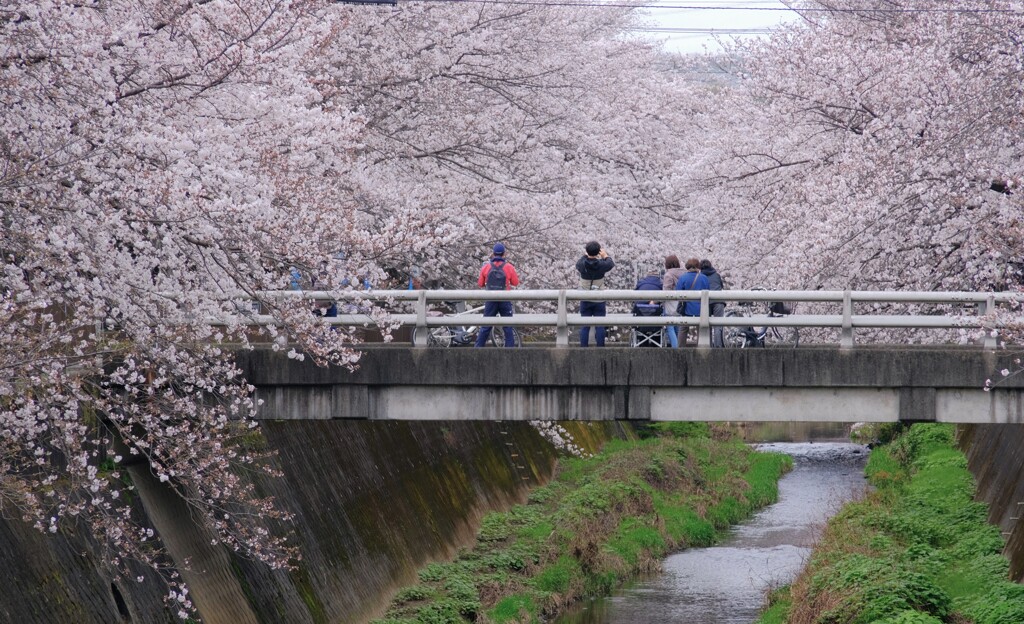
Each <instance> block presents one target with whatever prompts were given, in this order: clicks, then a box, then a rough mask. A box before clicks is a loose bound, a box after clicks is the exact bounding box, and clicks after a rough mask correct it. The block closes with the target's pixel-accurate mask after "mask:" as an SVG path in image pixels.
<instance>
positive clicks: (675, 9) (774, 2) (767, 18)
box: [645, 0, 796, 52]
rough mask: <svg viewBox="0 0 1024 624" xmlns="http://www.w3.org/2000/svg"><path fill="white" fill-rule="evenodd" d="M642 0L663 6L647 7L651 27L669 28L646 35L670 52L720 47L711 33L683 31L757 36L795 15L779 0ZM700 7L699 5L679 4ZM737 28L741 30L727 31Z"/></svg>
mask: <svg viewBox="0 0 1024 624" xmlns="http://www.w3.org/2000/svg"><path fill="white" fill-rule="evenodd" d="M645 4H651V5H654V4H657V5H662V6H664V7H665V8H657V9H649V10H648V13H649V15H650V17H651V21H652V24H651V25H652V28H651V30H658V29H665V30H667V31H671V32H648V33H647V35H648V36H650V37H653V38H655V39H657V40H659V41H664V42H665V47H666V49H668V50H670V51H674V52H703V51H704V49H705V47H706V48H707V49H708V50H709V51H711V52H714V51H717V50H720V49H721V47H720V46H719V45H718V43H716V41H715V37H714V35H712V34H710V33H708V32H685V31H687V30H690V29H695V30H699V31H707V30H714V31H717V32H718V34H719V36H721V37H725V38H729V37H757V36H764V34H763V33H764V32H766V31H767V30H769V29H771V28H773V27H776V26H778V25H779V24H782V23H784V22H786V21H790V20H793V19H796V15H795V14H794V13H793V12H792V11H788V10H772V9H785V8H786V6H785V5H784V4H783V3H782V2H780V1H779V0H650V2H647V3H645ZM681 7H703V8H681ZM730 30H741V31H744V32H743V34H739V33H730V32H728V31H730Z"/></svg>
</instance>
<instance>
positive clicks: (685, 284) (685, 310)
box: [676, 258, 710, 347]
mask: <svg viewBox="0 0 1024 624" xmlns="http://www.w3.org/2000/svg"><path fill="white" fill-rule="evenodd" d="M676 290H710V284H709V283H708V278H707V277H706V276H705V275H704V274H703V273H701V272H700V260H698V259H696V258H690V259H689V260H687V261H686V273H683V274H682V275H681V276H680V277H679V280H678V281H676ZM678 311H679V314H680V315H681V316H700V301H683V302H680V303H679V307H678ZM689 333H690V328H689V327H682V328H681V329H680V330H679V346H680V347H682V346H685V345H686V338H687V336H688V335H689Z"/></svg>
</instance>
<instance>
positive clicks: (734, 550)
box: [556, 442, 867, 624]
mask: <svg viewBox="0 0 1024 624" xmlns="http://www.w3.org/2000/svg"><path fill="white" fill-rule="evenodd" d="M758 448H760V449H763V450H769V451H777V452H780V453H787V454H789V455H792V456H793V459H794V467H793V471H792V472H790V473H789V474H787V475H785V476H784V477H783V478H782V480H781V481H780V482H779V502H778V503H776V504H775V505H772V506H770V507H767V508H765V509H763V510H762V511H760V512H759V513H758V514H757V515H756V516H754V518H752V519H751V520H750V522H748V523H746V524H744V525H742V526H739V527H736V528H734V529H733V530H732V531H731V532H730V534H729V535H728V536H727V537H726V538H725V539H724V540H723V541H722V543H721V544H720V545H718V546H712V547H710V548H693V549H690V550H685V551H683V552H680V553H677V554H674V555H671V556H670V557H668V558H667V559H666V560H665V563H664V566H663V569H664V571H663V572H662V573H661V574H658V575H656V576H653V577H651V578H648V579H641V580H639V581H637V582H635V583H634V584H633V585H631V586H629V587H626V588H624V589H622V590H621V591H619V592H618V593H617V594H615V595H614V596H612V597H610V598H604V599H597V600H593V601H590V602H587V603H584V604H582V605H580V606H579V607H578V608H576V609H575V610H574V611H573V612H571V613H568V614H566V615H565V616H563V617H562V618H559V619H558V620H556V622H558V623H560V624H645V623H662V622H680V623H686V624H734V623H735V624H749V623H750V622H753V621H754V620H755V619H757V616H758V613H759V611H760V609H761V606H762V604H763V601H764V595H765V592H766V591H767V590H768V589H770V588H771V587H775V586H778V585H784V584H786V583H789V582H790V581H792V580H793V579H794V578H795V577H796V575H797V574H798V573H799V572H800V570H801V568H803V565H804V560H805V559H806V557H807V556H808V555H809V554H810V546H811V544H812V543H813V541H814V539H815V536H816V535H817V532H818V531H819V530H820V529H821V527H823V526H824V523H825V521H826V520H827V519H828V517H829V516H831V515H832V514H834V513H835V512H836V511H838V509H839V507H840V506H841V505H842V504H843V503H845V502H847V501H849V500H851V499H852V498H854V497H856V496H858V495H859V494H860V493H861V492H863V489H864V478H863V467H864V462H865V460H866V458H867V449H866V448H865V447H863V446H861V445H857V444H849V443H835V442H829V443H772V444H761V445H759V446H758Z"/></svg>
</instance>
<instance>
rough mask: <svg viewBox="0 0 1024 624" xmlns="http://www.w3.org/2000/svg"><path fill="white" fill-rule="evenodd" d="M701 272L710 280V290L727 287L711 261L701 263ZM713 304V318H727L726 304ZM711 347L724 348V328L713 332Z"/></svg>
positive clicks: (716, 302)
mask: <svg viewBox="0 0 1024 624" xmlns="http://www.w3.org/2000/svg"><path fill="white" fill-rule="evenodd" d="M700 272H701V273H703V274H704V277H706V278H708V290H725V285H724V284H723V283H722V276H721V275H719V274H718V271H716V270H715V267H713V266H711V261H710V260H708V259H706V258H705V259H704V260H701V261H700ZM710 304H711V310H710V312H711V316H725V302H724V301H714V300H712V301H711V302H710ZM711 346H712V347H724V346H725V340H724V339H723V337H722V327H721V326H719V327H715V328H714V329H712V330H711Z"/></svg>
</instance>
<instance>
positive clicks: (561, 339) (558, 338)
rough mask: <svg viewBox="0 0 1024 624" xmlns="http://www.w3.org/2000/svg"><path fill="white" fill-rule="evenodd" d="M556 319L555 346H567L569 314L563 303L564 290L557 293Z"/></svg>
mask: <svg viewBox="0 0 1024 624" xmlns="http://www.w3.org/2000/svg"><path fill="white" fill-rule="evenodd" d="M557 314H558V319H557V320H556V321H555V346H556V347H568V346H569V312H568V309H567V306H566V302H565V289H564V288H563V289H561V290H559V291H558V313H557Z"/></svg>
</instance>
